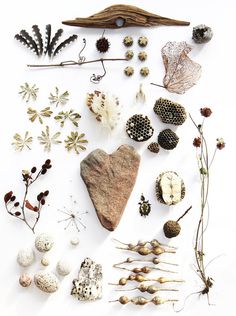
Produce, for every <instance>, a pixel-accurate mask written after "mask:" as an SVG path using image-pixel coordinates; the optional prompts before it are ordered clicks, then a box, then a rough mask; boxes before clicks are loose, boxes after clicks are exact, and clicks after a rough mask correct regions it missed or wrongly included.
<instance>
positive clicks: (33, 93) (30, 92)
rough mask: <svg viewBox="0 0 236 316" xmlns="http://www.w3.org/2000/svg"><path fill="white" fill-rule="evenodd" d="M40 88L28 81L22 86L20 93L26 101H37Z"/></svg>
mask: <svg viewBox="0 0 236 316" xmlns="http://www.w3.org/2000/svg"><path fill="white" fill-rule="evenodd" d="M38 91H39V89H38V88H37V87H36V85H35V84H34V85H33V86H31V87H30V85H29V84H28V83H27V82H26V83H25V84H24V85H22V86H20V91H19V94H21V95H22V100H25V101H26V102H29V101H31V100H32V101H35V100H36V99H37V93H38Z"/></svg>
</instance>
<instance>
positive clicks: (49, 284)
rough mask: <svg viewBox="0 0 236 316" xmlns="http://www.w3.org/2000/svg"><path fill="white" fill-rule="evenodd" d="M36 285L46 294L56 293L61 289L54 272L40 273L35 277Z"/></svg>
mask: <svg viewBox="0 0 236 316" xmlns="http://www.w3.org/2000/svg"><path fill="white" fill-rule="evenodd" d="M34 283H35V285H36V286H37V287H38V288H39V289H40V290H41V291H43V292H46V293H54V292H56V291H57V290H58V288H59V280H58V278H57V277H56V275H55V274H53V273H52V272H45V271H39V272H38V273H36V274H35V276H34Z"/></svg>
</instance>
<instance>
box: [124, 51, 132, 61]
mask: <svg viewBox="0 0 236 316" xmlns="http://www.w3.org/2000/svg"><path fill="white" fill-rule="evenodd" d="M133 57H134V52H133V51H132V50H131V49H129V50H127V52H126V53H125V58H126V59H127V60H130V59H132V58H133Z"/></svg>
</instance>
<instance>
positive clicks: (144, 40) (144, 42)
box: [138, 36, 148, 47]
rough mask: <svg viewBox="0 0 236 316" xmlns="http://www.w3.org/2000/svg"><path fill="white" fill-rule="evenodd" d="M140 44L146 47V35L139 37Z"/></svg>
mask: <svg viewBox="0 0 236 316" xmlns="http://www.w3.org/2000/svg"><path fill="white" fill-rule="evenodd" d="M138 44H139V46H140V47H145V46H147V44H148V39H147V38H146V36H140V37H139V39H138Z"/></svg>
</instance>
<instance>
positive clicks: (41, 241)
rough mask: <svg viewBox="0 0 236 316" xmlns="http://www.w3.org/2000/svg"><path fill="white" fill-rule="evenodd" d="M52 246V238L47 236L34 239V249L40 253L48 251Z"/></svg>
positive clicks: (41, 235)
mask: <svg viewBox="0 0 236 316" xmlns="http://www.w3.org/2000/svg"><path fill="white" fill-rule="evenodd" d="M53 244H54V241H53V237H52V236H50V235H48V234H44V233H43V234H40V235H38V236H37V237H36V238H35V248H36V249H37V250H38V251H40V252H47V251H49V250H50V249H51V248H52V246H53Z"/></svg>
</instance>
